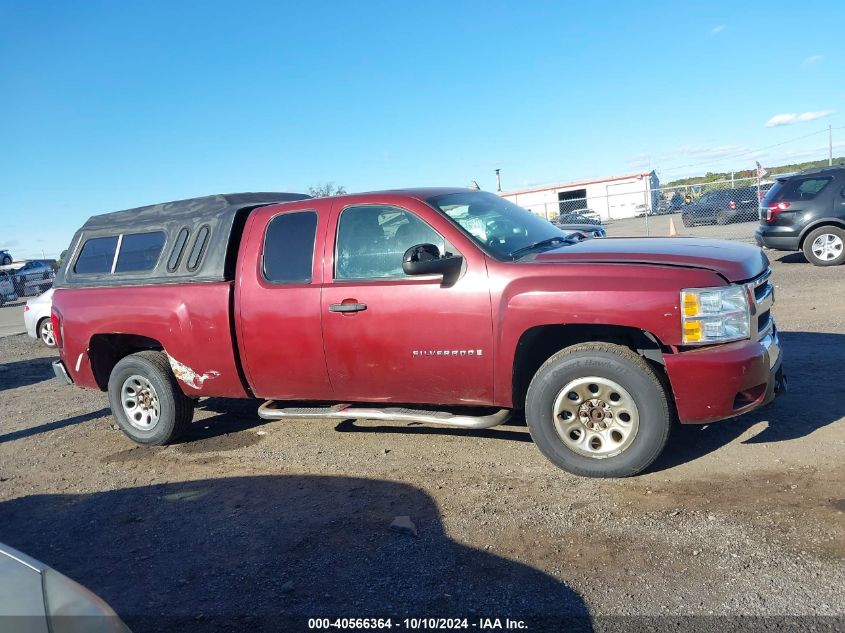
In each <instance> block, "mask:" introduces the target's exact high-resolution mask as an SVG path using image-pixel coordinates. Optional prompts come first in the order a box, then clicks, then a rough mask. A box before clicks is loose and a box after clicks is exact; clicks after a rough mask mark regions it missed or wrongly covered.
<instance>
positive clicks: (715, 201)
mask: <svg viewBox="0 0 845 633" xmlns="http://www.w3.org/2000/svg"><path fill="white" fill-rule="evenodd" d="M759 216H760V197H759V195H758V191H757V187H737V188H736V189H716V190H714V191H708V192H706V193H705V194H704V195H702V196H701V197H700V198H699V199H698V200H697V201H695V202H693V203H692V204H689V205H687V206H686V207H684V209H683V211H682V213H681V220H682V221H683V223H684V226H697V225H699V224H729V223H731V222H749V221H752V220H757V219H758V218H759Z"/></svg>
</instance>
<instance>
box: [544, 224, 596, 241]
mask: <svg viewBox="0 0 845 633" xmlns="http://www.w3.org/2000/svg"><path fill="white" fill-rule="evenodd" d="M554 225H555V226H556V227H557V228H559V229H560V230H561V231H563V232H564V233H568V234H575V236H576V238H577V239H578V240H585V239H588V238H591V237H607V232H606V231H605V230H604V229H603V228H601V227H600V226H598V225H597V224H557V223H554Z"/></svg>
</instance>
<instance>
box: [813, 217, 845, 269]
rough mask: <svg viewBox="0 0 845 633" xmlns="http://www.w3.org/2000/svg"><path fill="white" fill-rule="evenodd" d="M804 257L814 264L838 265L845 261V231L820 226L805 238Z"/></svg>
mask: <svg viewBox="0 0 845 633" xmlns="http://www.w3.org/2000/svg"><path fill="white" fill-rule="evenodd" d="M804 257H806V258H807V261H808V262H810V263H811V264H813V265H814V266H838V265H839V264H841V263H842V262H845V231H843V230H842V229H840V228H839V227H836V226H820V227H819V228H817V229H816V230H814V231H811V232H810V234H809V235H808V236H807V237H806V239H805V240H804Z"/></svg>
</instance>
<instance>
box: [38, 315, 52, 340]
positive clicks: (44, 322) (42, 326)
mask: <svg viewBox="0 0 845 633" xmlns="http://www.w3.org/2000/svg"><path fill="white" fill-rule="evenodd" d="M38 338H40V339H41V342H42V343H44V345H46V346H47V347H55V346H56V337H55V335H54V334H53V321H52V320H50V318H49V317H47V318H46V319H41V322H40V323H39V324H38Z"/></svg>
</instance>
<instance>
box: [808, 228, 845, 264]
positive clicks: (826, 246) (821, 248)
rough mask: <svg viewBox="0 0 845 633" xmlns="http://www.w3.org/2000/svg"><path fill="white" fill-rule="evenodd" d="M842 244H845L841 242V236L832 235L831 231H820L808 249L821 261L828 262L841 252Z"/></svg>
mask: <svg viewBox="0 0 845 633" xmlns="http://www.w3.org/2000/svg"><path fill="white" fill-rule="evenodd" d="M843 246H845V244H843V242H842V238H841V237H839V236H838V235H834V234H833V233H822V234H821V235H819V236H818V237H817V238H816V239H814V240H813V245H812V246H811V247H810V250H812V251H813V255H815V256H816V257H817V258H818V259H820V260H821V261H824V262H829V261H830V260H832V259H836V258H837V257H839V256H840V255H841V254H842V248H843Z"/></svg>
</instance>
